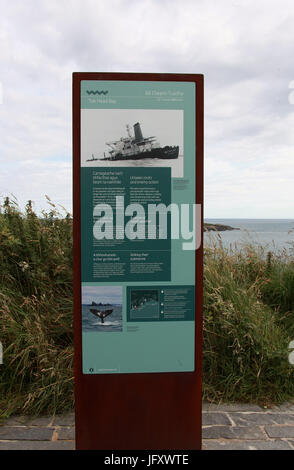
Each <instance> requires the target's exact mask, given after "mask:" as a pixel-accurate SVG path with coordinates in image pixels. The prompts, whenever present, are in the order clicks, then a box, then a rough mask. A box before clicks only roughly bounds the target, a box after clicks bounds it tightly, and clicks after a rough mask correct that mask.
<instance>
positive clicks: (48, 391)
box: [0, 199, 294, 417]
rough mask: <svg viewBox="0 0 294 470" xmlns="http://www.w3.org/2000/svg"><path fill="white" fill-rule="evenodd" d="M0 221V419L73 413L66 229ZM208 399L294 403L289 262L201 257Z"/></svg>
mask: <svg viewBox="0 0 294 470" xmlns="http://www.w3.org/2000/svg"><path fill="white" fill-rule="evenodd" d="M48 203H49V210H48V211H47V212H44V213H43V214H42V217H38V216H37V215H36V214H35V213H34V211H33V210H32V205H31V203H30V202H29V203H28V204H27V207H26V210H25V212H24V213H22V212H21V211H20V210H19V208H18V206H17V204H16V202H15V201H11V200H8V199H6V201H5V203H4V205H3V206H2V208H1V212H0V340H1V342H2V343H3V349H4V364H3V365H0V417H5V416H8V415H10V414H12V413H21V414H40V413H61V412H65V411H67V410H69V409H72V407H73V335H72V328H73V326H72V323H73V316H72V220H71V217H70V215H69V214H66V213H60V212H59V211H58V210H57V207H56V206H55V205H54V204H52V202H51V201H50V200H49V199H48ZM204 283H205V293H204V349H203V353H204V358H203V359H204V361H203V365H204V380H203V382H204V387H203V388H204V398H206V399H208V400H211V401H217V402H219V401H243V402H246V401H247V402H254V403H261V404H267V405H271V404H273V403H280V402H283V401H286V400H290V399H291V398H292V397H293V396H294V380H293V379H294V368H293V367H291V366H290V365H289V364H288V351H287V347H288V344H289V342H290V340H293V339H294V322H293V315H294V256H291V255H289V254H288V255H287V254H286V253H280V254H279V255H274V254H272V253H268V254H266V253H264V251H263V250H262V248H260V247H258V248H254V247H253V246H250V245H247V246H244V247H243V250H242V251H241V252H233V251H227V250H225V249H224V248H223V247H222V245H221V243H219V244H217V245H216V246H214V247H213V248H209V249H206V251H205V267H204Z"/></svg>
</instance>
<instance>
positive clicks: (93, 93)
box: [87, 90, 108, 95]
mask: <svg viewBox="0 0 294 470" xmlns="http://www.w3.org/2000/svg"><path fill="white" fill-rule="evenodd" d="M87 93H88V95H107V94H108V90H100V91H99V90H87Z"/></svg>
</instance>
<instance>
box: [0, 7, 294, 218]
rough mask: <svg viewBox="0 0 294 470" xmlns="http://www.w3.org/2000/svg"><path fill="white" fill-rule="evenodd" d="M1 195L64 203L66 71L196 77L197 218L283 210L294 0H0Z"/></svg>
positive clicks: (68, 178) (293, 142)
mask: <svg viewBox="0 0 294 470" xmlns="http://www.w3.org/2000/svg"><path fill="white" fill-rule="evenodd" d="M0 8H1V15H0V102H1V104H0V161H1V172H0V196H1V197H5V196H10V195H11V194H13V195H14V196H15V197H16V198H17V199H18V201H19V204H20V206H21V207H23V205H24V204H25V201H27V200H28V199H32V200H33V201H34V203H35V207H36V210H40V209H44V208H46V207H47V205H46V199H45V194H47V195H49V196H50V198H51V200H52V201H54V202H55V203H58V204H61V205H62V206H64V207H65V208H66V209H67V210H69V211H71V208H72V204H71V198H72V187H71V185H72V148H71V93H72V90H71V83H72V72H87V71H103V72H159V73H160V72H166V73H203V74H204V79H205V217H211V218H213V217H214V218H215V217H218V218H225V217H228V218H233V217H238V218H239V217H244V218H293V217H294V210H293V199H294V197H293V196H294V185H293V175H294V158H293V157H294V155H293V154H294V147H293V146H294V132H293V128H294V68H293V40H294V28H293V24H294V2H293V0H280V1H279V2H276V1H274V0H258V1H256V0H254V1H251V0H136V1H135V0H99V1H97V0H83V1H81V0H66V1H65V0H58V1H56V0H50V1H48V0H45V1H43V0H38V2H36V1H35V0H26V1H25V2H24V1H23V0H14V1H13V2H12V1H11V0H9V1H7V0H0Z"/></svg>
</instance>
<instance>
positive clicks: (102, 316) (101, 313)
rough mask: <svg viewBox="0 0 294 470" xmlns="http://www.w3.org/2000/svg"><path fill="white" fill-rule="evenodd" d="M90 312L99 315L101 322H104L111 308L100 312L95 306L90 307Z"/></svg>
mask: <svg viewBox="0 0 294 470" xmlns="http://www.w3.org/2000/svg"><path fill="white" fill-rule="evenodd" d="M90 312H91V313H93V315H95V316H96V317H99V318H100V320H101V323H104V318H105V317H107V316H108V315H110V314H111V313H112V312H113V309H112V310H105V311H104V312H101V311H100V310H97V309H95V308H90Z"/></svg>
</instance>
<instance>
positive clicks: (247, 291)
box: [203, 241, 294, 405]
mask: <svg viewBox="0 0 294 470" xmlns="http://www.w3.org/2000/svg"><path fill="white" fill-rule="evenodd" d="M204 283H205V288H204V348H203V354H204V358H203V370H204V397H205V398H206V399H208V400H211V401H239V402H253V403H259V404H265V405H271V404H278V403H281V402H284V401H287V400H291V399H293V397H294V368H293V366H291V365H290V364H289V362H288V354H289V351H288V345H289V343H290V341H291V340H292V339H293V338H294V322H293V318H294V259H293V256H291V254H289V253H287V252H286V251H283V252H282V253H279V254H277V255H274V254H273V253H271V252H268V253H266V252H265V251H264V249H263V248H262V247H260V246H259V247H256V246H253V245H250V244H245V245H243V247H242V250H241V251H236V250H232V249H228V250H226V249H225V248H224V247H223V245H222V243H221V241H219V243H216V244H215V245H214V247H212V248H208V249H206V252H205V266H204Z"/></svg>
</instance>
